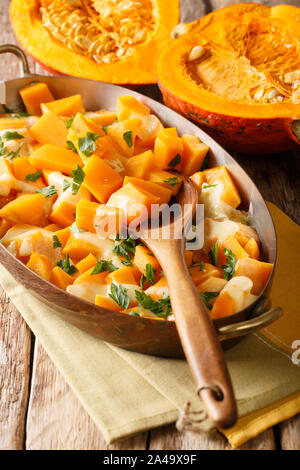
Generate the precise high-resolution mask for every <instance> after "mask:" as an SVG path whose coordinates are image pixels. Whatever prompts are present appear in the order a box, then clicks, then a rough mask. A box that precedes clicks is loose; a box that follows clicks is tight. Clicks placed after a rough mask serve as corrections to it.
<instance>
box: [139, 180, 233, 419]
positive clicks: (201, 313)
mask: <svg viewBox="0 0 300 470" xmlns="http://www.w3.org/2000/svg"><path fill="white" fill-rule="evenodd" d="M197 198H198V195H197V191H196V188H195V187H194V185H193V183H192V182H191V181H190V179H189V178H186V177H185V178H183V184H182V188H181V190H180V191H179V194H178V197H177V202H178V203H179V204H180V206H181V207H182V208H183V207H184V205H188V206H185V208H187V207H188V210H185V212H184V216H183V217H178V218H177V219H175V220H173V221H172V222H170V224H169V228H170V233H171V234H172V238H171V239H164V238H163V237H162V227H159V228H155V229H151V231H150V232H149V233H148V232H147V231H143V229H142V231H141V232H140V235H139V237H140V239H141V240H142V241H143V242H144V243H145V244H146V245H147V246H148V247H149V248H150V249H151V250H152V252H153V253H154V254H155V256H156V258H157V259H158V261H159V262H160V265H161V267H162V269H163V271H164V274H165V276H166V279H167V281H168V286H169V292H170V299H171V304H172V311H173V314H174V317H175V321H176V326H177V330H178V333H179V336H180V340H181V343H182V346H183V349H184V352H185V356H186V358H187V361H188V363H189V366H190V368H191V371H192V374H193V377H194V379H195V382H196V384H197V393H198V394H199V395H200V397H201V399H202V401H203V404H204V407H205V409H206V412H207V414H208V416H209V417H210V418H211V420H212V421H213V422H214V424H215V425H216V426H217V427H221V428H228V427H231V426H233V425H234V423H235V422H236V419H237V409H236V402H235V398H234V393H233V389H232V384H231V380H230V377H229V373H228V369H227V366H226V363H225V360H224V356H223V351H222V348H221V345H220V342H219V340H218V337H217V334H216V331H215V328H214V326H213V323H212V321H211V319H210V315H209V311H208V309H207V308H206V306H205V304H204V302H203V300H202V298H201V296H200V293H199V292H198V290H197V289H196V287H195V285H194V283H193V281H192V279H191V277H190V274H189V272H188V269H187V267H186V263H185V259H184V245H185V242H184V237H183V236H180V238H178V234H180V235H181V233H182V232H183V228H184V227H185V226H186V225H187V224H190V223H191V221H192V217H193V214H194V212H195V209H196V204H197ZM165 227H166V226H164V229H165ZM176 236H177V238H176Z"/></svg>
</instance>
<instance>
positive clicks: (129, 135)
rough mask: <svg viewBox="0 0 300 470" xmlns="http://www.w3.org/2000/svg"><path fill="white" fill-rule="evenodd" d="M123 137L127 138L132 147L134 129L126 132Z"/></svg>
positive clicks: (127, 142) (129, 145)
mask: <svg viewBox="0 0 300 470" xmlns="http://www.w3.org/2000/svg"><path fill="white" fill-rule="evenodd" d="M123 139H124V140H125V142H126V144H127V145H128V147H132V131H126V132H124V134H123Z"/></svg>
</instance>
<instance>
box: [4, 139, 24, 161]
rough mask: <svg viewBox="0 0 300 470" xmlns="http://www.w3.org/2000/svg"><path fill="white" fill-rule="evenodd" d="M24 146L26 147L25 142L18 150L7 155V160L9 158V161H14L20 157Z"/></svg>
mask: <svg viewBox="0 0 300 470" xmlns="http://www.w3.org/2000/svg"><path fill="white" fill-rule="evenodd" d="M23 145H24V142H22V143H21V145H20V146H19V147H18V148H17V150H15V151H11V152H9V153H8V154H7V155H5V158H8V159H9V160H13V159H14V158H17V157H18V156H19V153H20V151H21V148H22V147H23Z"/></svg>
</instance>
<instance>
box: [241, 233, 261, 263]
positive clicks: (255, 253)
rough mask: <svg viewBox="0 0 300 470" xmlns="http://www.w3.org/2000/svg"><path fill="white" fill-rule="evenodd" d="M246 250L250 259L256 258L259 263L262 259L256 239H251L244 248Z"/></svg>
mask: <svg viewBox="0 0 300 470" xmlns="http://www.w3.org/2000/svg"><path fill="white" fill-rule="evenodd" d="M244 250H245V251H246V252H247V253H248V255H249V256H250V258H254V259H257V260H258V261H259V259H260V253H259V246H258V243H257V241H256V240H254V238H250V240H249V241H248V242H247V243H246V245H245V246H244Z"/></svg>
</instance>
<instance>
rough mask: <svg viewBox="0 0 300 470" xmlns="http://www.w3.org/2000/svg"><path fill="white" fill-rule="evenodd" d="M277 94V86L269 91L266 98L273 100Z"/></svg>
mask: <svg viewBox="0 0 300 470" xmlns="http://www.w3.org/2000/svg"><path fill="white" fill-rule="evenodd" d="M276 95H277V90H276V89H275V88H273V89H272V90H271V91H269V93H268V94H267V96H266V98H267V99H268V100H271V99H272V98H274V97H275V96H276Z"/></svg>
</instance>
